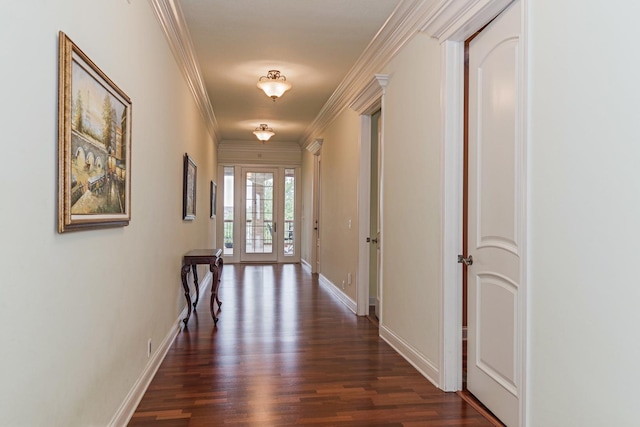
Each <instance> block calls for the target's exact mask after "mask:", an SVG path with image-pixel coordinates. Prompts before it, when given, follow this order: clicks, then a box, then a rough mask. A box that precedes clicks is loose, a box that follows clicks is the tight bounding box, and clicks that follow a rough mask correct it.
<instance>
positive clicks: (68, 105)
mask: <svg viewBox="0 0 640 427" xmlns="http://www.w3.org/2000/svg"><path fill="white" fill-rule="evenodd" d="M59 78H60V88H59V108H60V112H59V141H58V144H59V149H58V156H59V159H58V165H59V176H58V198H59V209H58V217H59V220H58V231H59V232H65V231H70V230H75V229H83V228H92V227H108V226H123V225H127V224H128V223H129V220H130V208H129V207H130V203H131V197H130V188H131V183H130V179H131V178H130V177H131V162H130V159H131V157H130V155H131V136H130V135H131V133H130V132H131V131H130V128H131V101H130V99H129V98H128V97H127V96H126V95H125V94H124V92H122V91H121V90H120V89H119V88H118V87H117V86H116V85H115V84H114V83H113V82H112V81H111V80H110V79H109V78H108V77H107V76H106V75H105V74H103V73H102V71H100V69H99V68H98V67H97V66H96V65H95V64H94V63H93V62H92V61H91V60H90V59H89V58H88V57H87V56H86V55H85V54H84V53H83V52H82V51H81V50H80V49H79V48H78V47H77V46H76V45H75V44H73V42H71V40H70V39H69V38H68V37H67V36H66V35H65V34H64V33H62V32H61V33H60V77H59Z"/></svg>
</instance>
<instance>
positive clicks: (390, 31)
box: [300, 0, 445, 147]
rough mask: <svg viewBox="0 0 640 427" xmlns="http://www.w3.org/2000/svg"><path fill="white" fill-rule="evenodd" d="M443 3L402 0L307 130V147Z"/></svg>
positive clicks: (302, 139)
mask: <svg viewBox="0 0 640 427" xmlns="http://www.w3.org/2000/svg"><path fill="white" fill-rule="evenodd" d="M442 3H445V1H443V0H441V1H438V2H433V1H429V0H401V1H400V2H399V3H398V6H397V7H396V8H395V10H394V11H393V13H392V14H391V15H390V16H389V18H388V19H387V21H386V22H385V23H384V25H383V26H382V28H381V29H380V31H378V33H377V34H376V35H375V37H374V38H373V40H372V41H371V42H370V43H369V45H368V46H367V48H366V49H365V51H364V52H363V53H362V55H360V58H358V60H357V61H356V63H355V64H354V66H353V67H352V68H351V70H349V72H348V73H347V75H346V77H345V78H344V80H343V81H342V82H341V83H340V85H338V87H337V89H336V90H335V91H334V92H333V94H332V95H331V97H330V98H329V100H328V101H327V102H326V103H325V105H324V106H323V107H322V109H321V110H320V113H319V114H318V115H317V116H316V118H315V120H314V121H313V122H312V123H311V125H310V126H309V127H308V128H307V129H306V131H305V133H304V134H303V136H302V138H301V140H300V145H302V146H303V147H306V146H307V145H308V144H310V143H311V142H312V141H313V139H314V138H316V137H318V136H319V135H320V134H321V133H322V131H323V130H324V128H326V127H327V126H328V125H329V124H330V123H331V122H332V121H333V120H335V118H336V117H337V116H338V115H339V114H340V113H341V112H342V111H343V110H344V109H345V108H347V107H348V106H349V105H350V104H351V103H352V102H353V100H354V99H356V98H357V97H358V96H359V95H360V94H361V93H362V92H363V91H364V90H365V89H366V88H367V86H368V85H369V84H370V83H371V78H372V76H374V75H375V74H376V73H378V72H380V70H381V69H382V67H384V66H385V65H386V64H387V63H388V62H389V61H390V60H391V59H392V58H393V57H394V56H395V55H396V54H397V53H398V51H399V50H400V49H401V48H402V47H403V46H404V45H405V44H406V43H407V42H408V41H409V40H411V38H412V37H413V36H414V35H415V34H416V33H417V32H419V31H420V30H421V28H422V27H423V26H424V25H425V23H426V22H427V21H428V19H429V17H430V16H432V15H433V13H435V11H436V10H437V9H438V8H439V7H440V5H441V4H442Z"/></svg>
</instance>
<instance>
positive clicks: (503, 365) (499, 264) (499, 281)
mask: <svg viewBox="0 0 640 427" xmlns="http://www.w3.org/2000/svg"><path fill="white" fill-rule="evenodd" d="M520 17H521V12H520V2H515V3H514V4H512V5H511V6H509V7H508V8H507V9H506V10H505V11H504V12H502V14H501V15H499V16H498V17H497V18H496V19H495V20H494V21H493V22H492V23H491V24H489V25H488V26H487V27H486V28H485V29H484V30H482V32H481V33H480V34H478V36H477V37H476V38H474V39H473V40H472V41H471V43H470V45H469V154H468V156H469V157H468V159H469V178H468V191H469V193H468V194H469V195H468V197H469V199H468V200H469V204H468V209H469V210H468V237H467V239H468V240H467V244H468V255H471V256H472V257H473V264H472V265H470V266H469V267H468V269H467V275H468V276H467V279H468V286H469V294H468V334H469V337H468V356H467V388H468V390H469V391H470V392H471V393H473V394H474V395H475V396H476V397H477V398H478V399H479V400H480V401H481V402H482V403H483V404H484V405H485V406H486V407H487V408H489V410H491V411H492V412H493V413H494V414H495V415H496V416H497V417H498V418H499V419H500V420H501V421H502V422H504V423H505V424H506V425H507V426H517V425H519V399H520V396H521V387H520V385H521V380H520V378H519V373H520V368H521V363H522V354H521V352H520V351H519V348H520V343H521V342H520V340H521V337H520V336H519V322H520V321H521V318H520V311H519V305H520V304H519V301H520V298H521V294H520V283H521V274H522V271H521V270H522V269H521V261H522V255H521V254H522V249H523V247H522V241H523V236H524V227H525V225H524V224H523V221H522V218H523V206H524V191H523V189H522V188H521V183H522V182H523V181H522V179H523V168H524V162H523V154H524V152H523V140H522V137H521V136H520V135H521V130H522V124H523V122H522V118H521V115H520V113H521V111H520V108H519V106H520V105H521V103H520V99H521V96H522V95H521V79H520V72H521V70H520V69H519V65H518V64H520V63H521V58H520V56H521V54H522V53H521V44H520V43H521V39H520V34H521V23H520V19H521V18H520Z"/></svg>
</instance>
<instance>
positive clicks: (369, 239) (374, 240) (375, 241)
mask: <svg viewBox="0 0 640 427" xmlns="http://www.w3.org/2000/svg"><path fill="white" fill-rule="evenodd" d="M367 243H378V239H372V238H371V237H367Z"/></svg>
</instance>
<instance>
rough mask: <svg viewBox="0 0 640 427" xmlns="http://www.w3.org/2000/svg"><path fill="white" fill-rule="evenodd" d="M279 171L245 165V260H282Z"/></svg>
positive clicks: (243, 257) (241, 256)
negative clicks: (278, 220) (246, 166)
mask: <svg viewBox="0 0 640 427" xmlns="http://www.w3.org/2000/svg"><path fill="white" fill-rule="evenodd" d="M277 183H278V170H277V169H274V168H253V167H251V168H242V210H241V212H242V213H241V221H240V224H241V227H242V231H241V236H242V238H241V245H242V246H241V251H240V260H241V261H243V262H276V261H277V260H278V246H279V245H278V243H279V242H278V240H279V239H278V238H277V236H278V234H277V232H278V222H277V218H278V214H279V211H278V206H279V204H278V200H277V195H278V191H279V188H277Z"/></svg>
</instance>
